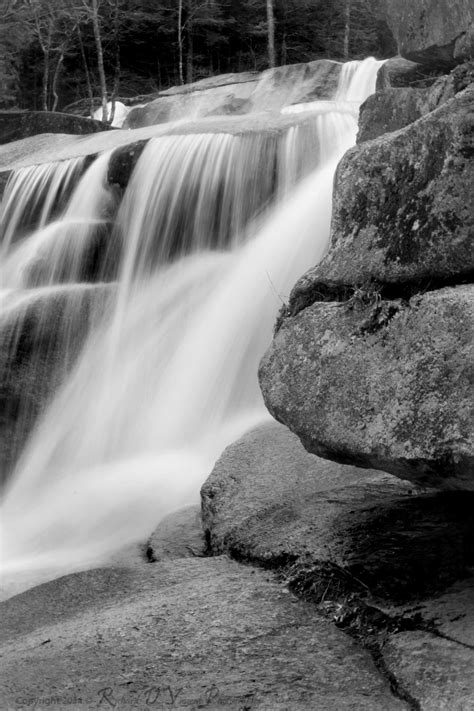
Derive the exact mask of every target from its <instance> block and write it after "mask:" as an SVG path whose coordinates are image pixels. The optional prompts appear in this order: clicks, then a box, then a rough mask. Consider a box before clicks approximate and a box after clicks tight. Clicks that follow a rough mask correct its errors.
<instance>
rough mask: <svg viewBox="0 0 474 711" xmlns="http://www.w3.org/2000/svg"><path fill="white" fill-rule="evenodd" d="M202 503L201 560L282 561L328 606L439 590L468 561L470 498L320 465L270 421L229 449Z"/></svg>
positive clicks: (473, 526)
mask: <svg viewBox="0 0 474 711" xmlns="http://www.w3.org/2000/svg"><path fill="white" fill-rule="evenodd" d="M201 498H202V514H203V525H204V530H205V535H206V540H207V545H208V551H209V552H210V553H212V554H213V555H216V554H217V555H218V554H221V553H228V554H229V555H231V556H233V557H235V558H237V559H238V560H250V561H253V562H258V563H259V564H261V565H264V566H267V567H276V566H285V565H288V564H289V565H290V566H292V568H293V572H292V575H293V574H295V575H296V577H300V573H301V574H302V573H303V570H305V569H307V570H308V571H309V569H311V568H312V569H313V571H314V577H313V583H314V584H315V585H317V587H318V589H319V593H320V597H321V596H322V595H323V593H324V590H325V588H326V587H327V588H328V590H327V591H326V593H329V595H327V599H334V598H333V597H331V596H339V595H340V596H341V597H343V596H344V595H346V594H349V593H350V592H354V591H357V592H358V593H361V594H363V595H366V594H367V593H368V591H370V593H371V594H375V595H377V596H380V597H381V598H384V599H396V600H400V599H403V600H408V599H410V598H413V597H419V596H422V595H426V594H428V593H432V592H435V591H439V590H442V589H443V588H444V587H446V586H447V585H449V584H450V583H452V582H453V581H455V580H456V579H458V578H462V577H464V576H465V575H466V573H467V571H468V570H469V566H470V565H472V563H473V562H474V554H472V553H471V554H470V553H469V551H470V550H471V549H472V543H473V541H474V515H473V513H472V504H473V502H474V494H473V495H470V496H467V497H466V494H465V493H463V494H457V495H456V494H453V495H452V496H451V498H448V499H447V498H446V496H443V495H442V494H439V493H438V492H433V491H430V492H426V491H424V492H420V491H418V490H417V489H416V488H414V487H413V485H412V484H411V483H410V482H407V481H402V480H400V479H398V478H397V477H393V476H390V475H388V474H385V473H384V472H380V471H375V470H368V469H361V468H358V467H354V466H344V465H341V464H336V463H335V462H329V461H327V460H324V459H320V458H319V457H317V456H314V455H312V454H308V453H307V452H306V451H305V450H304V448H303V447H302V445H301V442H300V441H299V440H298V438H297V437H296V436H295V435H294V434H293V433H291V432H289V431H288V430H287V429H286V428H284V427H282V426H281V425H277V424H276V423H271V424H268V425H265V426H262V427H259V428H257V429H255V430H252V431H251V432H249V433H248V434H246V435H245V436H244V437H242V438H241V439H240V440H238V441H237V442H235V443H234V444H232V445H230V446H229V447H228V448H227V449H226V450H225V452H224V453H223V454H222V455H221V457H220V459H219V460H218V462H217V463H216V465H215V467H214V470H213V472H212V474H211V475H210V477H209V478H208V479H207V481H206V482H205V484H204V485H203V487H202V490H201ZM336 567H337V568H338V569H336ZM298 571H299V572H298ZM332 576H333V579H332ZM301 582H302V581H301ZM329 588H331V590H330V591H329ZM338 588H339V589H338ZM314 592H316V590H314ZM315 597H317V594H316V595H315ZM318 602H319V600H318Z"/></svg>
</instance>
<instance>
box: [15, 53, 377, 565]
mask: <svg viewBox="0 0 474 711" xmlns="http://www.w3.org/2000/svg"><path fill="white" fill-rule="evenodd" d="M379 66H380V63H377V64H375V63H373V62H368V63H355V64H354V65H353V66H352V67H351V70H352V69H354V68H355V69H356V70H357V71H355V72H353V75H352V79H355V78H356V77H357V81H358V82H360V81H361V80H362V79H363V81H364V84H365V88H364V91H365V92H366V94H367V95H368V93H371V91H373V90H374V87H375V77H376V71H377V69H378V67H379ZM344 76H345V74H344ZM367 77H369V78H370V81H369V79H368V78H367ZM351 91H354V92H355V89H354V87H353V85H352V83H351V82H348V86H347V89H346V92H347V93H348V95H350V94H351ZM357 92H359V93H358V94H357V95H358V96H359V97H360V98H365V96H361V94H360V88H358V89H357ZM315 121H318V122H319V123H316V126H317V131H318V133H319V141H318V144H319V145H318V147H317V150H318V161H319V166H318V168H317V169H316V170H315V171H313V172H312V173H311V174H310V175H309V176H308V177H306V178H305V179H304V180H303V181H302V182H300V183H299V185H298V187H297V188H296V189H295V190H294V191H293V192H292V193H291V194H290V196H289V197H288V198H287V199H285V200H282V201H281V202H280V203H279V205H278V206H277V207H276V208H274V210H273V211H272V212H271V214H269V215H267V216H266V218H265V220H264V221H263V223H262V224H261V225H260V227H259V228H258V229H256V231H255V234H254V235H253V236H252V235H249V234H248V233H246V235H245V238H244V239H237V238H236V239H235V240H234V239H232V240H230V242H229V241H227V242H226V243H225V245H221V244H219V241H218V242H217V244H218V246H220V247H221V249H218V250H210V249H209V241H208V238H207V236H206V235H205V234H202V230H204V229H205V228H204V227H203V226H202V225H200V222H199V220H198V221H197V224H198V225H200V226H199V227H198V228H197V234H196V235H195V237H193V240H197V241H198V244H197V245H196V244H195V243H194V242H193V245H194V249H192V250H191V252H190V253H188V254H187V255H186V256H183V257H181V258H180V259H178V260H176V261H174V262H172V263H171V264H169V263H168V264H166V263H163V260H160V259H158V260H157V265H156V267H155V269H154V270H151V269H149V268H147V266H148V265H149V255H148V256H146V255H147V249H146V248H145V250H144V252H143V251H142V252H140V249H141V248H140V244H146V243H147V240H149V239H150V232H153V230H156V229H157V227H156V226H157V225H159V230H160V233H161V232H162V231H163V230H164V229H165V228H164V227H163V224H162V223H161V222H160V219H162V217H163V211H164V210H165V208H164V207H163V209H162V210H160V211H159V212H158V215H155V216H153V217H150V215H153V210H154V205H156V204H157V201H159V199H160V198H161V196H162V195H163V193H162V192H161V191H159V194H158V195H157V194H156V193H153V190H154V189H155V187H156V185H155V184H154V181H153V179H151V181H150V185H149V187H147V188H144V192H143V193H142V195H141V196H140V193H139V189H137V187H136V182H135V181H140V180H142V179H143V184H144V185H145V186H146V185H147V173H146V171H145V172H144V173H143V174H142V177H140V175H141V173H140V171H141V168H140V167H139V166H137V169H136V172H135V177H134V180H133V181H132V183H131V185H130V193H129V196H128V198H127V197H126V198H125V200H124V202H123V206H122V210H121V216H120V218H119V223H120V224H122V226H123V225H126V226H127V227H126V230H125V234H124V236H126V237H127V239H128V243H127V249H128V252H127V254H126V257H125V260H124V265H123V271H122V283H121V289H120V290H119V298H118V302H117V308H116V312H115V316H114V317H113V318H112V320H111V323H110V325H109V327H108V328H105V327H102V328H101V329H98V330H97V331H95V332H94V333H93V334H92V337H91V338H90V340H89V343H88V345H87V346H86V348H85V350H84V352H83V355H82V357H81V359H80V361H79V363H78V364H77V367H76V368H75V370H74V372H73V373H72V374H71V376H70V377H69V379H68V381H67V383H66V384H65V386H64V387H63V389H62V390H61V392H59V393H58V395H57V397H56V399H55V401H54V402H53V403H52V405H51V407H50V408H49V410H48V412H47V413H46V415H45V417H44V418H43V419H42V421H41V422H40V423H39V425H38V426H37V428H36V431H35V433H34V435H33V437H32V439H31V442H30V444H29V446H28V447H27V448H26V450H25V451H24V453H23V456H22V458H21V460H20V462H19V463H18V466H17V468H16V471H15V472H14V474H13V477H12V479H11V483H10V486H9V489H8V491H7V494H6V497H5V501H4V504H3V511H2V514H3V521H4V525H3V532H4V539H5V540H4V564H5V567H6V570H7V571H9V572H10V573H12V572H13V571H32V570H34V569H45V570H46V569H48V570H49V569H50V568H52V567H54V568H57V569H62V570H66V569H67V570H69V569H73V568H80V567H84V566H85V565H90V564H93V563H94V562H97V561H100V560H103V559H106V558H107V556H108V555H109V554H110V553H111V552H112V551H114V550H115V549H117V548H119V547H120V546H123V545H125V544H126V543H129V542H131V541H139V540H142V541H143V540H144V539H146V537H147V536H148V535H149V533H150V532H151V530H152V529H153V528H154V526H155V525H156V524H157V522H158V521H159V520H160V519H161V518H162V517H163V516H164V515H166V514H167V513H169V512H170V511H172V510H173V509H176V508H177V507H179V506H181V505H184V504H186V503H189V502H190V501H196V500H197V499H198V493H199V488H200V486H201V484H202V482H203V481H204V479H205V478H206V476H207V475H208V474H209V473H210V471H211V469H212V466H213V464H214V462H215V460H216V458H217V457H218V456H219V454H220V452H221V451H222V449H223V448H224V447H225V446H226V445H227V444H228V443H230V442H231V441H233V440H234V439H235V438H236V437H238V436H239V435H241V434H242V433H243V432H244V431H246V430H247V429H248V428H249V427H251V426H252V425H254V424H256V423H258V422H261V421H263V420H265V419H266V418H267V417H268V415H267V413H266V412H265V409H264V407H263V403H262V400H261V396H260V392H259V388H258V382H257V368H258V363H259V361H260V358H261V356H262V355H263V352H264V351H265V349H266V347H267V346H268V345H269V343H270V340H271V336H272V326H273V323H274V320H275V317H276V315H277V313H278V310H279V308H280V306H281V304H282V301H283V300H286V299H287V297H288V294H289V292H290V290H291V287H292V286H293V284H294V283H295V281H296V279H297V278H298V277H299V276H300V275H301V274H302V273H303V272H304V271H305V270H306V269H307V268H309V267H310V266H312V265H313V264H315V263H316V262H317V261H318V260H319V259H320V258H321V257H322V256H323V255H324V253H325V250H326V248H327V244H328V239H329V227H330V218H331V196H332V183H333V175H334V170H335V167H336V165H337V162H338V160H339V159H340V157H341V156H342V155H343V153H344V152H345V151H346V150H347V148H349V147H350V146H351V145H353V143H354V141H355V135H356V130H357V124H356V121H355V119H354V117H353V116H352V114H351V113H350V112H344V111H343V112H338V111H337V105H336V106H335V110H334V111H333V112H326V113H325V114H324V119H323V118H322V116H318V117H315ZM230 138H231V137H229V136H224V137H223V136H222V135H221V136H220V137H219V138H218V137H217V136H213V137H209V141H212V140H216V141H217V140H219V141H220V142H221V148H223V146H224V144H226V145H227V144H228V143H229V139H230ZM193 139H194V140H193ZM199 141H201V142H200V143H199ZM178 144H180V145H181V147H182V146H183V145H186V144H189V145H188V148H189V149H190V150H193V149H196V150H198V151H199V150H201V148H202V146H203V143H202V138H201V139H199V137H196V136H193V137H191V136H187V137H182V142H178V143H177V142H176V141H175V142H174V143H173V150H177V146H178ZM156 145H157V144H155V146H156ZM155 146H152V147H151V148H150V151H151V154H152V155H154V151H155ZM169 146H170V144H169V143H165V144H163V143H162V144H158V148H157V152H158V154H160V151H163V150H168V149H169ZM199 147H201V148H199ZM283 150H284V152H285V151H286V152H288V151H291V139H290V140H289V142H288V143H287V144H286V147H284V149H283ZM178 153H179V151H178ZM218 154H219V150H218V151H217V155H218ZM161 155H162V153H161ZM180 155H181V154H180ZM212 155H213V156H215V155H216V153H215V152H214V153H213V154H212ZM202 159H203V160H206V156H205V154H204V155H203V156H202ZM182 160H183V159H181V163H178V164H176V163H173V159H172V158H169V162H170V165H169V167H170V169H171V172H170V175H172V176H173V177H172V178H171V182H170V184H168V183H166V185H164V188H165V193H166V190H167V191H168V193H169V200H172V198H173V194H174V193H173V185H174V183H173V181H174V182H176V180H178V181H179V179H180V175H181V173H180V171H181V170H182ZM152 163H153V161H152ZM188 165H189V164H188ZM272 165H273V164H272ZM224 167H225V169H226V171H228V173H229V175H227V176H226V180H227V179H230V180H232V179H235V177H234V174H232V175H230V174H231V173H232V168H231V166H224ZM221 168H222V166H221ZM221 168H218V166H216V171H217V173H218V171H219V170H220V169H221ZM269 169H270V168H269ZM272 169H273V168H272ZM163 179H164V178H163ZM139 184H140V182H139V183H138V185H139ZM134 185H135V187H134ZM212 190H213V186H212V185H211V184H206V191H211V192H212ZM134 191H135V192H134ZM168 193H166V194H168ZM247 195H249V194H248V193H247ZM143 196H145V197H146V200H145V201H141V197H143ZM205 199H208V198H207V197H206V196H205V195H203V196H202V200H205ZM148 200H152V201H153V205H149V210H144V209H143V207H144V204H146V203H147V201H148ZM242 202H245V201H244V200H243V201H242ZM163 204H164V205H165V204H166V200H165V202H164V203H163ZM192 204H193V206H194V212H196V210H195V207H196V204H195V203H192ZM201 206H202V203H201V202H200V201H198V207H199V208H200V207H201ZM229 209H230V210H231V209H232V206H230V207H229ZM242 209H245V205H243V206H242ZM207 215H208V213H206V219H207ZM163 219H165V218H163ZM204 223H205V221H204ZM194 224H195V223H194V222H193V225H194ZM247 232H248V231H247ZM238 234H241V233H240V231H239V230H236V232H235V235H238ZM141 240H143V242H141ZM200 240H201V241H200ZM206 240H207V241H206ZM223 246H225V247H226V250H223ZM137 254H139V255H140V254H141V255H142V256H139V257H137ZM143 254H144V255H145V257H143Z"/></svg>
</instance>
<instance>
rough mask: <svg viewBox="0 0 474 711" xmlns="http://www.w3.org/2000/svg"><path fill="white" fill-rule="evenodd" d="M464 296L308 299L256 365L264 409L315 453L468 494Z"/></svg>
mask: <svg viewBox="0 0 474 711" xmlns="http://www.w3.org/2000/svg"><path fill="white" fill-rule="evenodd" d="M473 294H474V290H473V288H472V286H470V285H466V286H459V287H456V288H446V289H440V290H436V291H432V292H428V293H425V294H423V295H417V296H414V297H412V298H411V299H409V300H408V301H405V300H402V299H397V300H391V301H390V300H387V299H383V298H382V299H379V298H378V297H377V296H375V297H374V299H373V300H372V301H371V300H370V299H368V300H367V301H364V299H363V298H361V299H357V298H355V299H351V300H349V301H348V302H346V303H337V302H330V303H323V302H316V303H314V304H313V305H312V306H309V307H307V308H306V309H304V310H302V311H301V312H300V313H298V314H297V315H296V316H294V317H290V318H287V319H285V320H284V321H283V324H282V326H281V328H280V330H279V331H278V333H277V334H276V336H275V339H274V341H273V344H272V346H271V348H270V349H269V351H268V352H267V354H266V355H265V357H264V358H263V360H262V362H261V365H260V384H261V387H262V392H263V395H264V399H265V402H266V405H267V407H268V409H269V410H270V412H271V413H272V414H273V415H274V417H275V418H276V419H277V420H279V421H280V422H283V423H284V424H286V425H287V426H288V427H290V429H292V430H293V431H294V432H296V433H297V434H298V436H299V437H300V438H301V440H302V442H303V444H304V445H305V447H306V448H307V449H308V451H310V452H314V453H316V454H319V455H320V456H324V457H329V458H331V459H335V460H336V461H340V462H346V463H353V464H357V465H358V466H367V467H374V468H377V469H384V470H385V471H388V472H391V473H393V474H396V475H397V476H400V477H402V478H405V479H410V480H411V481H414V482H417V483H419V484H421V485H424V486H436V487H444V488H461V489H470V490H474V456H473V452H474V442H473V434H472V421H473V420H472V416H473V411H472V401H473V394H474V393H473V387H472V384H473V381H472V372H471V371H470V366H469V363H472V362H473V357H474V346H473V335H474V332H473V331H474V329H473V325H472V324H473V322H474V306H473V304H474V300H473Z"/></svg>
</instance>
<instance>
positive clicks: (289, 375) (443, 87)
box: [260, 63, 474, 490]
mask: <svg viewBox="0 0 474 711" xmlns="http://www.w3.org/2000/svg"><path fill="white" fill-rule="evenodd" d="M472 79H473V66H472V63H466V64H464V65H462V66H459V67H457V68H456V69H455V70H454V71H453V72H452V73H451V74H450V75H449V76H446V77H443V78H440V79H438V80H437V81H436V82H435V83H434V84H433V85H432V86H431V87H429V88H424V89H415V88H405V89H403V88H391V89H388V90H387V91H385V92H380V93H378V94H376V95H375V96H373V97H371V98H369V100H368V101H367V102H366V104H365V105H364V106H363V107H362V111H361V116H362V121H361V128H360V132H359V145H358V146H357V147H355V148H353V149H351V150H350V151H348V152H347V153H346V155H345V156H344V158H343V159H342V161H341V162H340V164H339V166H338V169H337V174H336V179H335V192H334V201H333V208H334V209H333V220H332V228H331V229H332V235H331V244H330V249H329V252H328V254H327V256H326V257H325V259H324V260H323V261H322V262H321V263H320V264H319V265H317V266H316V267H314V268H313V269H311V270H310V271H309V272H308V273H307V274H305V275H304V276H303V277H302V278H301V279H300V280H299V282H298V283H297V284H296V286H295V287H294V289H293V291H292V294H291V296H290V301H289V305H288V307H285V308H284V309H282V314H281V317H280V319H279V321H278V323H277V331H278V332H277V334H276V337H275V340H274V343H273V345H272V346H271V348H270V349H269V351H268V353H267V355H266V356H265V358H264V359H263V361H262V364H261V370H260V382H261V387H262V391H263V393H264V397H265V401H266V404H267V406H268V408H269V410H270V412H272V414H273V415H274V416H275V417H276V418H277V419H278V420H279V421H281V422H283V423H285V424H286V425H287V426H289V427H290V429H292V430H293V431H294V432H296V433H297V434H298V435H299V436H300V438H301V439H302V441H303V443H304V444H305V446H306V447H307V448H308V450H309V451H311V452H314V453H316V454H319V455H320V456H324V457H328V458H331V459H335V460H336V461H340V462H345V463H353V464H357V465H358V466H365V467H374V468H377V469H384V470H386V471H388V472H391V473H393V474H396V475H397V476H400V477H404V478H406V479H410V480H412V481H414V482H416V483H419V484H421V485H426V486H436V487H442V488H460V489H470V490H473V489H474V464H473V456H474V442H473V432H472V409H471V407H470V405H469V401H470V399H471V398H472V394H473V393H472V385H473V383H472V375H471V374H470V372H469V366H468V363H469V362H472V357H473V352H472V345H471V344H470V341H472V335H473V325H472V324H473V316H474V314H473V309H472V287H471V286H469V285H468V284H469V282H470V281H472V275H473V273H474V256H473V251H472V234H473V232H474V220H473V213H472V210H471V209H470V205H471V200H472V195H471V193H472V185H473V183H474V174H473V163H472V111H473V106H474V84H473V83H472ZM412 119H415V120H414V121H413V122H412ZM405 124H407V125H405ZM386 130H388V131H390V132H388V133H386V132H385V131H386ZM374 136H375V137H374ZM461 354H462V355H461Z"/></svg>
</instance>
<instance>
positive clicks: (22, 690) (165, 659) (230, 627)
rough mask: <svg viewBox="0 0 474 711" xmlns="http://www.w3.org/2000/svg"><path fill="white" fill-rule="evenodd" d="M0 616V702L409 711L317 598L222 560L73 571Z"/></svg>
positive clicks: (24, 597)
mask: <svg viewBox="0 0 474 711" xmlns="http://www.w3.org/2000/svg"><path fill="white" fill-rule="evenodd" d="M0 611H1V617H2V620H3V621H4V622H3V643H2V644H1V647H0V654H1V655H2V658H3V659H2V672H3V673H2V678H3V685H2V694H1V698H2V708H18V707H20V705H21V703H23V704H25V703H27V702H25V701H24V700H25V699H32V698H43V699H44V698H50V697H52V696H53V697H56V698H59V699H62V700H64V699H71V698H76V699H80V700H81V703H82V704H83V705H84V706H85V708H95V707H96V705H99V703H100V702H101V700H102V704H101V706H103V707H105V706H107V705H108V704H113V703H116V704H117V707H118V708H132V707H135V706H136V707H138V708H147V707H148V706H151V707H152V708H157V709H165V708H168V707H169V706H170V705H173V707H174V708H178V709H186V708H200V707H202V706H204V707H206V708H211V709H223V708H229V709H235V710H237V709H244V708H247V709H268V710H269V711H278V710H281V711H284V710H285V711H286V710H287V709H292V711H293V709H295V710H296V711H306V710H307V709H313V708H314V709H316V708H317V709H318V710H321V711H324V710H327V711H333V710H334V709H347V710H348V711H349V709H350V710H351V711H352V710H353V709H358V710H360V711H371V710H373V711H379V709H384V710H385V709H387V711H392V710H395V709H405V708H407V706H406V704H405V703H404V702H402V701H399V700H397V699H396V698H394V697H393V696H392V694H391V692H390V690H389V687H388V684H387V683H386V682H385V680H383V678H382V677H381V676H380V675H379V673H378V672H377V671H376V669H375V666H374V664H373V662H372V659H371V658H370V656H369V655H368V653H366V652H364V651H362V650H360V649H359V648H357V646H356V644H355V643H354V642H353V641H351V640H350V638H348V637H347V636H346V635H344V634H343V633H342V632H341V631H339V630H337V629H336V628H335V627H334V626H333V625H331V624H330V623H329V622H328V621H326V620H324V619H323V618H321V617H320V616H319V615H318V613H317V612H316V610H315V608H314V607H313V606H312V605H310V604H308V603H304V602H300V601H298V600H297V599H296V598H293V597H292V596H291V595H289V594H288V593H287V591H285V590H284V589H283V587H282V586H281V584H279V583H277V582H275V580H274V579H273V577H271V576H270V575H267V574H265V573H264V572H263V571H260V570H255V569H253V568H250V567H247V566H241V565H239V564H237V563H234V562H232V561H229V560H228V559H226V558H215V559H200V560H183V561H172V562H167V563H160V564H158V563H155V564H151V565H149V564H143V565H142V567H141V568H140V567H134V568H132V569H128V570H127V569H114V570H110V569H109V570H95V571H90V572H87V573H78V574H75V575H71V576H66V577H64V578H61V579H59V580H56V581H53V582H51V583H47V584H45V585H42V586H40V587H38V588H34V589H33V590H30V591H28V592H26V593H23V594H22V595H19V596H17V597H15V598H12V599H10V600H8V601H6V602H4V603H2V605H1V606H0ZM5 621H7V623H6V624H5ZM151 701H153V704H151ZM56 707H58V705H57V704H56ZM63 707H64V708H66V704H64V706H62V705H59V708H63Z"/></svg>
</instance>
